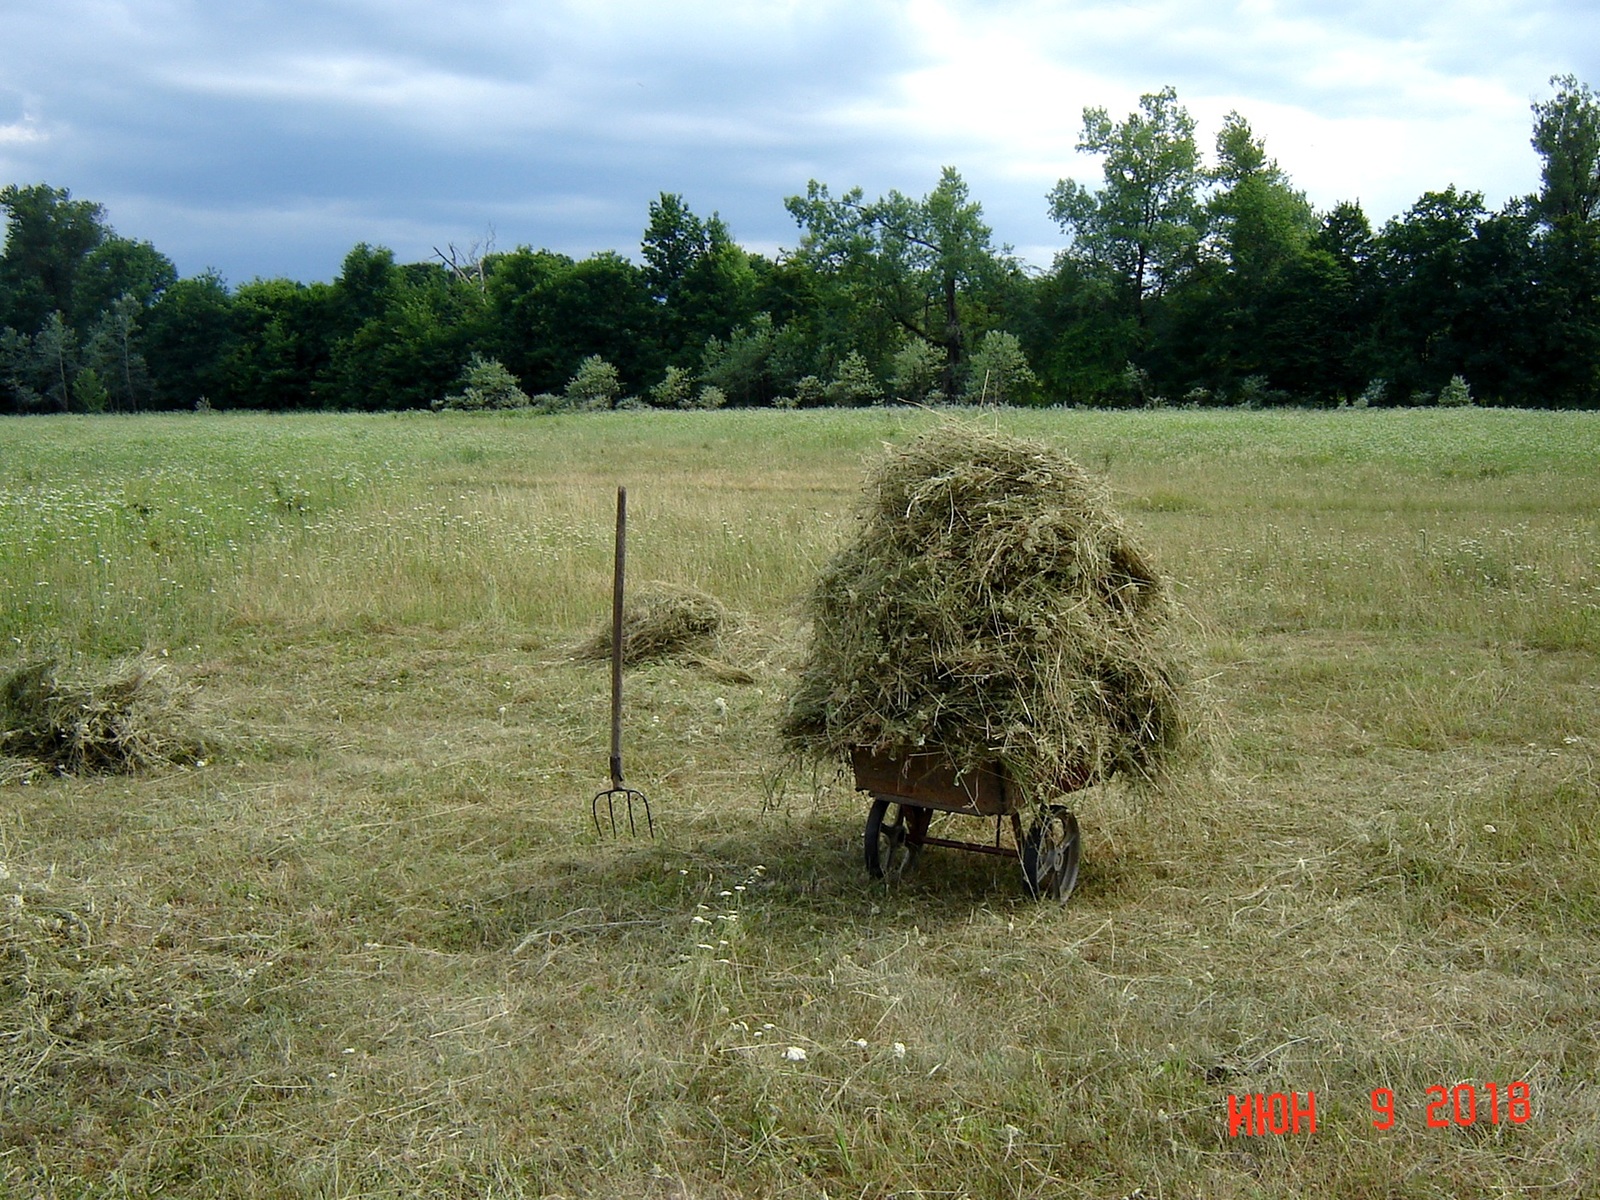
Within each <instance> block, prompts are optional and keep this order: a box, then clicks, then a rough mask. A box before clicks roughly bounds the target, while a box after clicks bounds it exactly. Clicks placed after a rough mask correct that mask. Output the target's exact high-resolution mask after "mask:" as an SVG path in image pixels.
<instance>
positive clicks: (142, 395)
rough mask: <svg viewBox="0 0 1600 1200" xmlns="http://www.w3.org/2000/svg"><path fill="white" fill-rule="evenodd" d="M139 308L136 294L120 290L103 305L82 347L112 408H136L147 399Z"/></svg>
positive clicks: (142, 309) (122, 410)
mask: <svg viewBox="0 0 1600 1200" xmlns="http://www.w3.org/2000/svg"><path fill="white" fill-rule="evenodd" d="M143 311H144V308H143V306H142V305H141V304H140V302H139V298H138V297H137V296H136V295H134V293H132V292H124V293H123V294H122V295H121V296H119V297H118V298H117V299H116V300H113V301H112V302H111V303H110V304H109V305H107V306H106V309H105V311H104V312H103V313H101V315H100V319H99V320H98V321H96V322H95V324H94V328H93V329H92V330H91V331H90V334H89V340H88V342H87V343H86V344H85V345H84V348H83V354H84V360H85V363H86V364H87V365H88V366H89V367H91V368H92V369H93V370H94V372H95V374H96V376H97V377H98V378H99V379H100V381H101V384H102V386H104V388H105V389H106V399H107V402H108V403H109V405H110V407H111V408H112V410H113V411H115V412H137V411H138V410H139V409H140V408H141V407H143V405H144V404H145V403H146V402H147V401H148V399H149V395H150V370H149V367H148V365H147V364H146V362H145V357H144V349H143V346H142V345H141V342H142V340H143V339H142V338H141V337H140V330H139V317H140V314H141V313H142V312H143Z"/></svg>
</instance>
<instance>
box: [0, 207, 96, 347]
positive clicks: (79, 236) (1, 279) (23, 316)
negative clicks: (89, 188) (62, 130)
mask: <svg viewBox="0 0 1600 1200" xmlns="http://www.w3.org/2000/svg"><path fill="white" fill-rule="evenodd" d="M0 210H3V212H4V215H5V226H6V238H5V253H4V254H3V255H0V325H9V326H11V327H12V328H14V329H17V330H20V331H21V332H23V333H33V332H35V331H37V330H39V329H40V328H41V327H42V326H43V325H44V324H45V323H46V321H47V320H48V319H49V316H50V314H51V313H52V312H59V313H62V314H70V313H74V312H75V311H76V305H75V303H74V299H75V290H76V287H77V282H78V275H79V272H80V270H81V269H82V267H83V264H84V260H85V259H87V258H88V257H89V254H90V253H91V252H92V251H93V250H94V249H95V248H96V247H97V246H99V245H100V244H101V242H102V241H104V240H105V238H106V235H107V229H106V225H105V209H104V208H103V207H102V206H101V205H98V204H93V203H90V202H89V201H87V200H74V199H73V198H72V193H71V192H69V191H68V190H67V189H66V188H53V187H49V186H48V185H46V184H37V185H35V186H32V187H21V186H18V185H17V184H7V185H6V186H5V187H3V188H0Z"/></svg>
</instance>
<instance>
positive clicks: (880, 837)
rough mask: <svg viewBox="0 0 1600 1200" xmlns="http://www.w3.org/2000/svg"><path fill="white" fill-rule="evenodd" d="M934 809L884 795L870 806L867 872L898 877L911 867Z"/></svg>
mask: <svg viewBox="0 0 1600 1200" xmlns="http://www.w3.org/2000/svg"><path fill="white" fill-rule="evenodd" d="M932 816H933V813H932V811H931V810H929V809H926V808H922V807H920V806H918V805H914V804H901V803H900V802H899V801H897V800H885V799H883V798H881V797H879V798H878V799H875V800H873V802H872V807H871V808H870V809H868V810H867V835H866V845H865V847H864V849H865V850H866V859H867V874H868V875H870V876H872V877H873V878H874V879H890V880H895V879H899V878H900V877H901V876H903V875H904V874H905V873H906V872H907V871H909V870H911V866H912V864H913V863H915V862H916V861H917V855H918V853H920V852H921V850H922V838H923V835H924V834H926V833H927V832H928V821H929V819H930V818H931V817H932Z"/></svg>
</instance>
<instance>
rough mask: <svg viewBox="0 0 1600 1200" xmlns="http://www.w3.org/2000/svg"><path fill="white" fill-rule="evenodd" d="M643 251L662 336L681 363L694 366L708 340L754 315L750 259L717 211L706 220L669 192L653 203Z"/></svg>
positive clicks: (754, 281) (668, 350)
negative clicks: (693, 363)
mask: <svg viewBox="0 0 1600 1200" xmlns="http://www.w3.org/2000/svg"><path fill="white" fill-rule="evenodd" d="M640 250H641V254H642V256H643V258H644V263H645V266H644V280H645V283H646V285H647V286H648V287H649V289H650V294H651V295H652V296H653V297H654V298H655V300H656V301H657V302H658V304H659V309H658V316H659V321H658V328H657V330H656V331H655V333H656V337H657V338H658V340H659V342H660V344H661V345H662V347H663V348H664V349H665V352H666V355H667V357H668V358H669V359H670V360H671V361H673V362H674V363H675V364H676V365H678V366H688V365H689V364H690V363H692V362H693V361H694V357H695V355H696V354H697V353H698V352H699V348H700V347H701V346H703V345H704V344H705V342H706V340H707V339H708V338H712V337H727V336H728V334H729V333H730V332H731V331H732V330H733V329H734V328H735V327H736V326H738V325H740V324H741V323H743V322H745V321H747V320H749V319H750V318H751V317H752V316H754V314H755V311H756V310H755V308H754V307H753V300H754V295H755V291H756V286H757V279H756V275H755V272H754V271H753V270H752V268H751V260H750V256H749V255H748V254H746V253H745V251H744V250H743V249H741V248H740V247H739V246H738V245H737V244H735V242H734V241H733V238H732V236H731V235H730V234H729V232H728V227H727V226H726V225H725V224H724V223H723V221H722V218H721V217H720V216H718V215H717V214H716V213H713V214H712V215H711V216H710V217H709V218H707V219H705V220H701V219H700V218H699V217H697V216H695V215H694V213H693V212H691V211H690V209H689V206H688V204H687V203H685V202H684V199H683V197H682V196H679V195H673V194H670V193H667V192H663V193H661V196H660V198H659V199H658V200H655V201H652V202H651V204H650V223H649V225H648V227H647V228H646V230H645V234H644V240H643V244H642V245H641V247H640Z"/></svg>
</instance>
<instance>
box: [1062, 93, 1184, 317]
mask: <svg viewBox="0 0 1600 1200" xmlns="http://www.w3.org/2000/svg"><path fill="white" fill-rule="evenodd" d="M1194 130H1195V124H1194V118H1193V117H1191V116H1190V115H1189V113H1188V110H1187V109H1185V108H1184V107H1183V106H1182V105H1180V104H1179V103H1178V97H1177V92H1176V91H1175V90H1174V89H1173V88H1171V87H1165V88H1163V89H1161V91H1159V92H1151V93H1147V94H1146V95H1144V96H1142V97H1140V99H1139V111H1138V112H1136V113H1130V114H1129V115H1128V117H1127V118H1126V119H1125V120H1123V121H1120V122H1113V121H1112V120H1111V117H1110V115H1109V114H1108V113H1107V112H1106V110H1105V109H1104V108H1093V107H1091V108H1085V109H1084V110H1083V130H1082V133H1081V134H1080V135H1079V138H1078V149H1079V150H1080V151H1083V152H1085V153H1089V154H1099V155H1103V156H1104V159H1105V161H1104V164H1103V170H1104V174H1105V184H1104V186H1103V187H1101V188H1099V189H1098V190H1093V189H1090V188H1086V187H1084V186H1083V185H1082V184H1079V183H1078V182H1077V181H1076V180H1072V179H1063V180H1061V181H1059V182H1058V183H1057V184H1056V186H1055V187H1054V188H1053V189H1052V190H1051V192H1050V195H1049V201H1050V215H1051V217H1052V219H1054V220H1055V222H1056V223H1057V224H1058V225H1060V226H1061V228H1062V230H1063V232H1065V233H1066V234H1067V235H1068V236H1069V237H1071V238H1072V247H1071V250H1070V251H1069V252H1070V253H1073V254H1075V255H1077V256H1079V257H1081V258H1082V259H1084V260H1085V261H1087V262H1089V263H1092V264H1095V265H1097V266H1099V267H1101V268H1102V269H1105V270H1107V271H1109V272H1110V273H1111V274H1112V275H1113V277H1114V278H1116V279H1117V280H1118V281H1119V282H1120V283H1121V285H1122V286H1123V287H1124V288H1125V289H1126V292H1127V294H1128V296H1129V297H1130V301H1131V306H1132V309H1133V312H1134V315H1135V317H1136V318H1137V321H1138V323H1139V325H1140V327H1141V328H1142V327H1143V326H1144V325H1145V324H1146V323H1147V321H1148V305H1147V301H1148V300H1149V298H1150V297H1151V296H1153V295H1156V294H1158V293H1160V292H1161V291H1163V290H1164V289H1165V288H1167V287H1168V286H1169V285H1170V284H1171V283H1172V282H1173V281H1174V279H1176V277H1177V276H1178V275H1179V274H1180V273H1181V271H1182V270H1183V269H1184V268H1186V267H1187V266H1189V265H1190V263H1191V262H1192V261H1193V258H1194V253H1195V249H1196V247H1197V246H1198V244H1199V241H1200V237H1201V232H1202V230H1201V223H1202V210H1201V206H1200V189H1201V186H1202V184H1203V183H1204V174H1203V172H1202V170H1201V165H1200V154H1199V151H1198V150H1197V149H1196V146H1195V140H1194Z"/></svg>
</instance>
